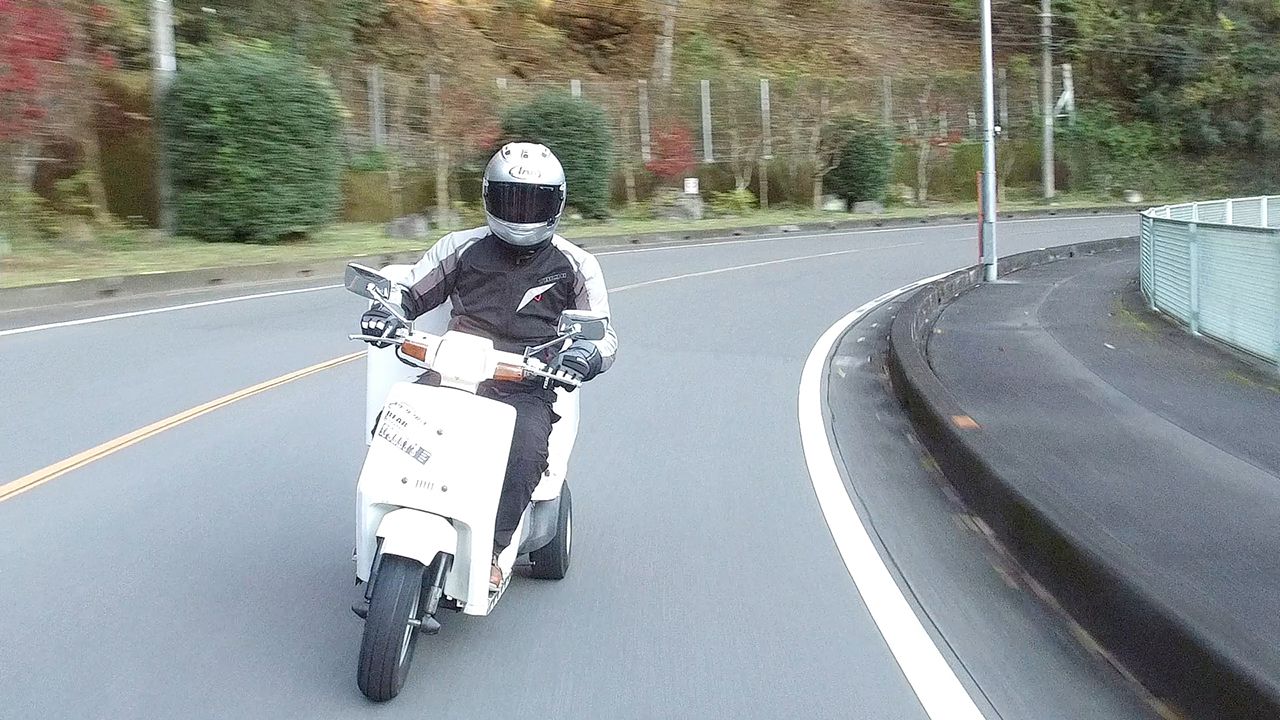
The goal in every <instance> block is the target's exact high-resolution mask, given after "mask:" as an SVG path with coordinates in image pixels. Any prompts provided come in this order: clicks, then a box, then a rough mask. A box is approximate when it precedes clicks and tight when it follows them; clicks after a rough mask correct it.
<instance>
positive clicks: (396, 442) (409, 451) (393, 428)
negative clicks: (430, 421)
mask: <svg viewBox="0 0 1280 720" xmlns="http://www.w3.org/2000/svg"><path fill="white" fill-rule="evenodd" d="M398 411H399V412H398ZM410 417H412V418H413V421H415V422H414V423H413V424H415V425H418V426H421V427H425V426H426V423H423V422H422V421H421V420H419V419H418V417H417V415H415V414H414V413H413V411H411V410H409V408H407V407H405V406H404V405H402V404H400V403H392V404H390V405H388V406H387V407H386V408H385V409H383V411H382V422H379V423H378V432H377V437H378V438H381V439H382V440H386V441H387V442H388V443H390V444H391V445H392V447H395V448H396V449H398V450H399V451H400V452H402V453H404V454H405V455H408V456H409V457H411V458H413V459H414V460H417V461H418V463H419V464H421V465H426V464H427V461H428V460H430V459H431V451H430V450H428V449H427V448H426V447H424V446H422V445H419V444H418V443H415V442H413V441H411V440H409V437H421V431H419V430H416V429H412V428H410V427H409V424H410V419H409V418H410Z"/></svg>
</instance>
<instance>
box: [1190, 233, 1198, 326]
mask: <svg viewBox="0 0 1280 720" xmlns="http://www.w3.org/2000/svg"><path fill="white" fill-rule="evenodd" d="M1198 235H1199V233H1198V231H1197V228H1196V224H1195V223H1194V222H1193V223H1191V224H1190V225H1188V226H1187V255H1188V256H1189V258H1190V265H1191V268H1190V274H1191V287H1190V288H1189V289H1188V293H1187V295H1188V299H1189V301H1190V303H1191V317H1189V318H1187V321H1188V324H1189V325H1190V326H1191V334H1192V335H1199V334H1200V241H1199V237H1198Z"/></svg>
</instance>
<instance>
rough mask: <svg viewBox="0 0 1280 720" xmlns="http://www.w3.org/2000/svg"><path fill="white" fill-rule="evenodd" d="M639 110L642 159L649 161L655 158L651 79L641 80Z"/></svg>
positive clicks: (638, 83)
mask: <svg viewBox="0 0 1280 720" xmlns="http://www.w3.org/2000/svg"><path fill="white" fill-rule="evenodd" d="M636 85H637V86H638V90H637V92H638V93H639V97H638V101H639V102H638V104H639V109H638V110H637V112H639V114H640V159H641V160H643V161H644V162H646V163H648V162H650V161H652V160H653V138H652V137H650V135H649V81H648V80H639V81H637V83H636Z"/></svg>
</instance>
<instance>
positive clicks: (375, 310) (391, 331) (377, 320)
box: [360, 305, 404, 348]
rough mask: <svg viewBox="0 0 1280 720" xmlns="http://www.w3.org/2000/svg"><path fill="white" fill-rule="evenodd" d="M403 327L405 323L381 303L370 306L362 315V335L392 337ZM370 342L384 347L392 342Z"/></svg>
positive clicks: (378, 346)
mask: <svg viewBox="0 0 1280 720" xmlns="http://www.w3.org/2000/svg"><path fill="white" fill-rule="evenodd" d="M402 327H404V325H403V324H402V323H401V322H400V321H399V320H397V319H396V318H395V316H393V315H392V314H391V312H390V311H389V310H387V309H386V308H384V307H382V306H381V305H377V306H374V307H372V308H370V309H369V311H368V312H366V313H365V314H364V315H362V316H361V317H360V333H361V334H362V335H376V336H378V337H392V336H394V335H395V334H396V332H397V331H398V330H400V328H402ZM369 344H370V345H372V346H374V347H377V348H384V347H387V346H388V345H390V344H391V343H385V342H373V341H369Z"/></svg>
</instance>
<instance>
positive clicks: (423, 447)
mask: <svg viewBox="0 0 1280 720" xmlns="http://www.w3.org/2000/svg"><path fill="white" fill-rule="evenodd" d="M515 418H516V413H515V409H514V408H512V407H510V406H509V405H505V404H503V403H500V402H497V401H495V400H489V399H487V398H483V397H479V396H477V395H473V394H471V393H467V392H464V391H460V390H454V389H450V388H441V387H431V386H427V385H417V384H414V383H398V384H396V385H394V386H392V388H391V391H390V392H389V393H388V395H387V401H386V404H385V405H384V406H383V408H382V417H381V419H380V420H379V421H378V425H377V428H376V429H375V431H374V433H373V439H372V442H371V444H370V446H369V453H368V455H367V456H366V458H365V463H364V467H363V468H362V469H361V471H360V480H359V483H358V484H357V486H356V502H357V507H356V512H357V516H358V518H357V538H356V576H357V577H358V578H360V579H361V580H366V581H367V580H368V579H369V573H370V572H371V570H372V566H373V561H374V555H375V554H376V552H377V543H378V536H379V534H380V533H379V532H378V528H379V526H380V525H381V524H382V523H383V519H384V517H385V516H387V514H388V513H390V512H393V511H395V510H399V509H401V508H409V509H412V510H418V511H423V512H427V513H432V514H434V515H438V516H440V517H442V518H446V519H447V520H448V521H449V522H450V523H451V525H452V527H453V528H454V530H455V532H456V533H457V539H456V546H455V547H456V549H455V553H454V561H453V567H452V569H451V570H450V572H449V576H448V579H447V582H446V587H445V593H446V594H447V595H449V596H450V597H453V598H456V599H457V600H459V601H460V602H463V603H467V609H468V610H470V609H472V605H475V606H476V608H475V609H476V610H479V609H480V608H481V607H484V606H486V605H487V603H485V602H474V603H472V602H468V600H478V599H481V598H487V597H488V583H489V562H490V557H491V555H492V551H493V525H494V515H495V513H496V509H497V507H498V497H499V495H500V494H501V492H502V481H503V476H504V475H505V474H506V466H507V455H508V453H509V451H510V449H511V438H512V433H513V430H514V428H515ZM388 542H396V541H395V540H393V539H392V538H391V537H390V536H384V539H383V543H384V548H385V547H386V544H387V543H388ZM384 551H385V550H384ZM484 612H487V609H485V610H484ZM481 614H483V613H481Z"/></svg>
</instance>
